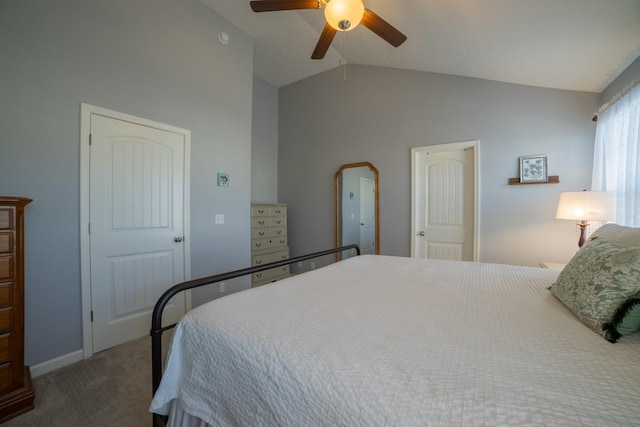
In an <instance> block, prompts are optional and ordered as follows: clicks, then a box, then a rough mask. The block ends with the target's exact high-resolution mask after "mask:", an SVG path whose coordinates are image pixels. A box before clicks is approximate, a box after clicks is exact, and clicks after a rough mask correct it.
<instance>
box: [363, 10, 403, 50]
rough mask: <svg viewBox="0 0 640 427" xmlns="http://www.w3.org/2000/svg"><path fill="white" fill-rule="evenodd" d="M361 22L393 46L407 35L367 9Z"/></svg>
mask: <svg viewBox="0 0 640 427" xmlns="http://www.w3.org/2000/svg"><path fill="white" fill-rule="evenodd" d="M361 24H362V25H364V26H365V27H367V28H368V29H370V30H371V31H373V32H374V33H376V34H377V35H379V36H380V37H382V38H383V39H384V40H385V41H386V42H387V43H389V44H391V45H392V46H394V47H398V46H400V45H401V44H402V43H404V41H405V40H406V39H407V36H405V35H404V34H402V33H401V32H400V31H398V30H397V29H396V28H395V27H394V26H393V25H391V24H389V23H388V22H387V21H385V20H384V19H382V18H380V17H379V16H378V15H376V14H375V13H374V12H372V11H370V10H369V9H367V10H365V11H364V15H363V16H362V21H361Z"/></svg>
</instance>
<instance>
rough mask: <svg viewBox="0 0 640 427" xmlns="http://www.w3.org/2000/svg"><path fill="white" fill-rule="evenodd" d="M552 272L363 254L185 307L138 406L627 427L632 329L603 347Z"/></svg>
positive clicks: (285, 420)
mask: <svg viewBox="0 0 640 427" xmlns="http://www.w3.org/2000/svg"><path fill="white" fill-rule="evenodd" d="M557 274H558V271H554V270H547V269H542V268H533V267H515V266H507V265H496V264H482V263H462V262H450V261H428V260H420V259H413V258H400V257H387V256H373V255H364V256H360V257H355V258H350V259H348V260H346V261H342V262H339V263H337V264H333V265H330V266H328V267H324V268H321V269H318V270H315V271H312V272H309V273H305V274H303V275H300V276H294V277H291V278H289V279H286V280H282V281H279V282H276V283H273V284H270V285H267V286H263V287H259V288H255V289H251V290H248V291H244V292H241V293H238V294H233V295H229V296H226V297H224V298H221V299H218V300H215V301H213V302H211V303H208V304H206V305H203V306H201V307H198V308H196V309H194V310H193V311H192V312H190V313H189V314H187V316H185V318H184V319H183V320H182V321H181V322H180V324H179V325H178V327H177V329H176V331H175V334H174V340H173V343H172V347H171V351H170V354H169V357H168V361H167V367H166V372H165V373H164V377H163V379H162V384H161V386H160V388H159V390H158V392H157V393H156V395H155V397H154V399H153V402H152V404H151V410H152V411H153V412H157V413H162V414H166V413H167V412H168V410H169V408H170V405H171V403H172V401H173V400H174V399H177V401H176V402H177V403H178V404H179V405H180V406H182V408H183V409H184V411H186V412H187V413H188V414H191V415H193V416H196V417H198V418H200V419H201V420H203V421H205V422H206V423H208V424H211V425H239V426H277V425H282V426H321V425H331V426H413V425H429V426H449V425H483V426H496V425H497V426H505V425H509V426H516V425H531V426H542V425H545V426H554V425H559V426H575V425H590V426H638V425H640V333H634V334H632V335H629V336H626V337H624V338H622V339H621V340H620V341H619V342H618V343H616V344H611V343H609V342H607V341H606V340H604V339H603V338H602V337H601V336H600V335H598V334H596V333H595V332H592V331H591V330H589V329H588V328H587V327H585V326H584V325H583V324H581V323H580V322H579V321H578V320H577V319H576V318H575V316H574V315H573V314H572V313H571V312H570V311H569V310H568V309H566V308H565V307H564V306H563V305H562V304H561V303H560V302H558V301H557V300H556V299H555V298H554V297H553V296H552V295H551V293H550V292H549V291H548V290H547V289H546V288H547V287H548V286H549V285H550V284H551V283H552V282H553V281H554V279H555V278H556V276H557Z"/></svg>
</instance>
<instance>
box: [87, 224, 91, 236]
mask: <svg viewBox="0 0 640 427" xmlns="http://www.w3.org/2000/svg"><path fill="white" fill-rule="evenodd" d="M87 231H88V232H89V234H91V223H88V224H87Z"/></svg>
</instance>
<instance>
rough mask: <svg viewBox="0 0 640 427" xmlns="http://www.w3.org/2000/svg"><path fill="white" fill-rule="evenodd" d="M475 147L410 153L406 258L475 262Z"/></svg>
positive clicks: (448, 146)
mask: <svg viewBox="0 0 640 427" xmlns="http://www.w3.org/2000/svg"><path fill="white" fill-rule="evenodd" d="M478 177H479V141H465V142H455V143H450V144H441V145H431V146H426V147H416V148H412V149H411V184H412V189H411V205H412V206H411V216H412V218H411V256H412V257H417V258H431V259H449V260H457V261H477V260H478V224H479V210H478V202H479V178H478Z"/></svg>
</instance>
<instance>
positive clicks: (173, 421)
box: [167, 399, 211, 427]
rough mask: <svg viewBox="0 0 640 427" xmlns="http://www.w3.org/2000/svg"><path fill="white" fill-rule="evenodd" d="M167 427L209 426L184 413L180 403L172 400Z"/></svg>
mask: <svg viewBox="0 0 640 427" xmlns="http://www.w3.org/2000/svg"><path fill="white" fill-rule="evenodd" d="M167 427H211V425H210V424H207V423H206V422H204V421H202V420H201V419H200V418H198V417H195V416H193V415H190V414H189V413H187V412H185V411H184V409H182V405H181V404H180V401H179V400H178V399H173V400H172V401H171V409H170V412H169V420H168V421H167Z"/></svg>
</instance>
